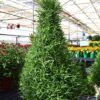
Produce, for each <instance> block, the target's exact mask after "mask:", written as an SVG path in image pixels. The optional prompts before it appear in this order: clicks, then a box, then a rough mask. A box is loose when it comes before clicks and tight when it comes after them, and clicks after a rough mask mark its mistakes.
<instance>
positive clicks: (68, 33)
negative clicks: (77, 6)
mask: <svg viewBox="0 0 100 100" xmlns="http://www.w3.org/2000/svg"><path fill="white" fill-rule="evenodd" d="M68 41H70V21H69V22H68Z"/></svg>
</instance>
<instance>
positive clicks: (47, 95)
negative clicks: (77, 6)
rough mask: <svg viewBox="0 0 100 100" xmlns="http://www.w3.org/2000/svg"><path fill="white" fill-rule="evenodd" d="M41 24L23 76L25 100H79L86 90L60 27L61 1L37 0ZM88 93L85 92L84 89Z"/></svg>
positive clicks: (22, 87) (21, 76) (21, 79)
mask: <svg viewBox="0 0 100 100" xmlns="http://www.w3.org/2000/svg"><path fill="white" fill-rule="evenodd" d="M38 1H39V11H38V26H37V33H36V35H35V38H34V39H32V46H31V47H30V49H29V51H28V54H27V56H26V58H25V64H24V67H23V69H22V73H21V75H20V87H19V89H20V91H21V95H22V97H23V100H77V98H78V96H80V95H82V94H83V89H84V90H85V83H84V79H83V78H82V76H81V72H80V66H79V65H77V64H76V62H75V61H74V60H72V56H71V55H72V54H71V55H70V53H69V51H68V48H66V41H65V38H64V34H63V32H62V30H61V26H60V22H61V20H60V17H59V14H60V13H61V11H62V10H61V7H60V4H59V2H58V0H38ZM85 93H86V91H85Z"/></svg>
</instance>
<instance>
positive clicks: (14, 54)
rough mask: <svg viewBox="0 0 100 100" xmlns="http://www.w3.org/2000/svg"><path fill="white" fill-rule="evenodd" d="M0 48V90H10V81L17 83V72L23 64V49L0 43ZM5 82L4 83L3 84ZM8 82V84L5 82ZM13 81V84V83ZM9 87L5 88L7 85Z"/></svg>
mask: <svg viewBox="0 0 100 100" xmlns="http://www.w3.org/2000/svg"><path fill="white" fill-rule="evenodd" d="M1 45H2V46H1V47H0V78H1V81H0V82H1V85H2V86H1V88H2V87H4V86H6V87H5V88H10V86H11V83H12V82H11V81H12V80H15V81H16V82H17V81H18V75H19V72H20V70H21V68H22V66H23V64H24V58H25V52H26V51H25V49H23V48H21V47H18V46H16V45H14V44H7V43H2V44H1ZM5 80H6V82H5ZM7 81H8V82H7ZM15 81H13V82H15ZM8 84H9V85H10V86H8V87H7V85H8Z"/></svg>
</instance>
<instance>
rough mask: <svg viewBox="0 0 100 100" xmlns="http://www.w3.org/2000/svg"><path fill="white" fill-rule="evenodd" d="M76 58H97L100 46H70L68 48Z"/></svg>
mask: <svg viewBox="0 0 100 100" xmlns="http://www.w3.org/2000/svg"><path fill="white" fill-rule="evenodd" d="M68 49H69V50H70V51H71V53H72V54H73V56H74V57H76V58H80V57H83V58H91V59H93V58H95V57H96V54H97V53H98V52H99V51H100V47H95V48H93V47H69V48H68Z"/></svg>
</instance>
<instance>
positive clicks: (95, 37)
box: [92, 35, 100, 41]
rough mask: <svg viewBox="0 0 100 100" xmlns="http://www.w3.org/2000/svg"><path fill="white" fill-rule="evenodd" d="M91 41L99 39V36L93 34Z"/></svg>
mask: <svg viewBox="0 0 100 100" xmlns="http://www.w3.org/2000/svg"><path fill="white" fill-rule="evenodd" d="M92 41H100V36H99V35H95V36H93V37H92Z"/></svg>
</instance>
